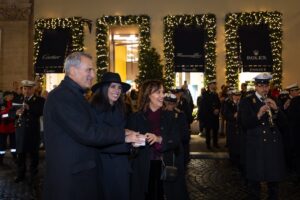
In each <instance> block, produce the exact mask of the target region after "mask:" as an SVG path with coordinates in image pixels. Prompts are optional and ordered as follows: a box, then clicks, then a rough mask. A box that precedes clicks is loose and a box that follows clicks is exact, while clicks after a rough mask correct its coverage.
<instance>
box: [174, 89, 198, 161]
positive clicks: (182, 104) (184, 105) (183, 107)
mask: <svg viewBox="0 0 300 200" xmlns="http://www.w3.org/2000/svg"><path fill="white" fill-rule="evenodd" d="M172 92H173V93H174V94H175V95H176V98H177V107H176V108H177V109H178V110H180V111H182V112H183V113H184V115H185V119H186V124H187V125H188V130H189V131H188V135H187V136H186V137H185V140H184V143H183V144H182V145H183V151H184V163H185V165H187V164H188V163H189V162H190V140H191V123H192V122H193V115H192V110H191V107H190V106H189V104H188V102H187V100H186V98H184V97H183V94H184V90H183V89H174V90H172Z"/></svg>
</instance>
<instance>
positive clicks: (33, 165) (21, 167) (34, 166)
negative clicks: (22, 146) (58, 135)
mask: <svg viewBox="0 0 300 200" xmlns="http://www.w3.org/2000/svg"><path fill="white" fill-rule="evenodd" d="M27 155H29V157H30V166H29V167H30V176H34V175H36V174H37V172H38V164H39V152H38V151H34V152H30V153H18V154H17V176H18V177H21V178H24V177H25V174H26V157H27Z"/></svg>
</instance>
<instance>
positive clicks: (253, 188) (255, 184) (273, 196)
mask: <svg viewBox="0 0 300 200" xmlns="http://www.w3.org/2000/svg"><path fill="white" fill-rule="evenodd" d="M248 183H249V192H250V199H251V200H252V199H253V200H260V191H261V188H260V182H259V181H249V182H248ZM267 186H268V200H278V192H279V186H278V182H267Z"/></svg>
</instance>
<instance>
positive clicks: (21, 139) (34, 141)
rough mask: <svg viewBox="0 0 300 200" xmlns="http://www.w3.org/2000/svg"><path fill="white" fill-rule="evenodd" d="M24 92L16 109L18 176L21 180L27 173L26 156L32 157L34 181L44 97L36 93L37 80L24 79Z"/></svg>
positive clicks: (17, 180)
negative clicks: (19, 105)
mask: <svg viewBox="0 0 300 200" xmlns="http://www.w3.org/2000/svg"><path fill="white" fill-rule="evenodd" d="M21 84H22V93H23V96H21V98H20V99H19V100H20V102H19V104H21V103H22V104H21V105H22V106H21V107H19V108H18V109H17V110H16V113H15V114H16V120H15V123H16V125H15V126H16V152H17V177H16V178H15V182H16V183H18V182H21V181H23V180H24V179H25V174H26V157H27V155H29V157H30V179H29V181H33V178H34V176H35V175H36V174H37V172H38V164H39V145H40V121H39V119H40V116H41V115H42V114H43V107H44V99H43V98H41V97H38V96H35V95H34V86H35V82H34V81H30V80H23V81H22V82H21Z"/></svg>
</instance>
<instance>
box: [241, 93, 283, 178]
mask: <svg viewBox="0 0 300 200" xmlns="http://www.w3.org/2000/svg"><path fill="white" fill-rule="evenodd" d="M263 105H264V102H261V101H260V100H259V99H258V98H257V96H256V95H255V94H252V95H250V96H247V97H245V98H244V99H242V101H241V103H240V106H239V109H240V112H239V113H240V114H241V116H240V119H241V123H242V126H243V130H245V134H246V144H245V146H246V178H247V179H249V180H253V181H268V182H273V181H280V180H282V179H283V178H284V175H285V160H284V155H283V145H282V136H281V133H280V132H279V130H278V126H279V124H280V125H283V124H286V123H287V121H286V116H285V115H284V113H283V112H282V111H281V110H279V111H278V113H277V114H276V113H273V117H274V123H275V126H274V128H271V127H270V125H269V120H268V115H267V114H264V115H263V116H262V117H261V119H260V120H258V118H257V113H258V111H259V109H260V107H261V106H263Z"/></svg>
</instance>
